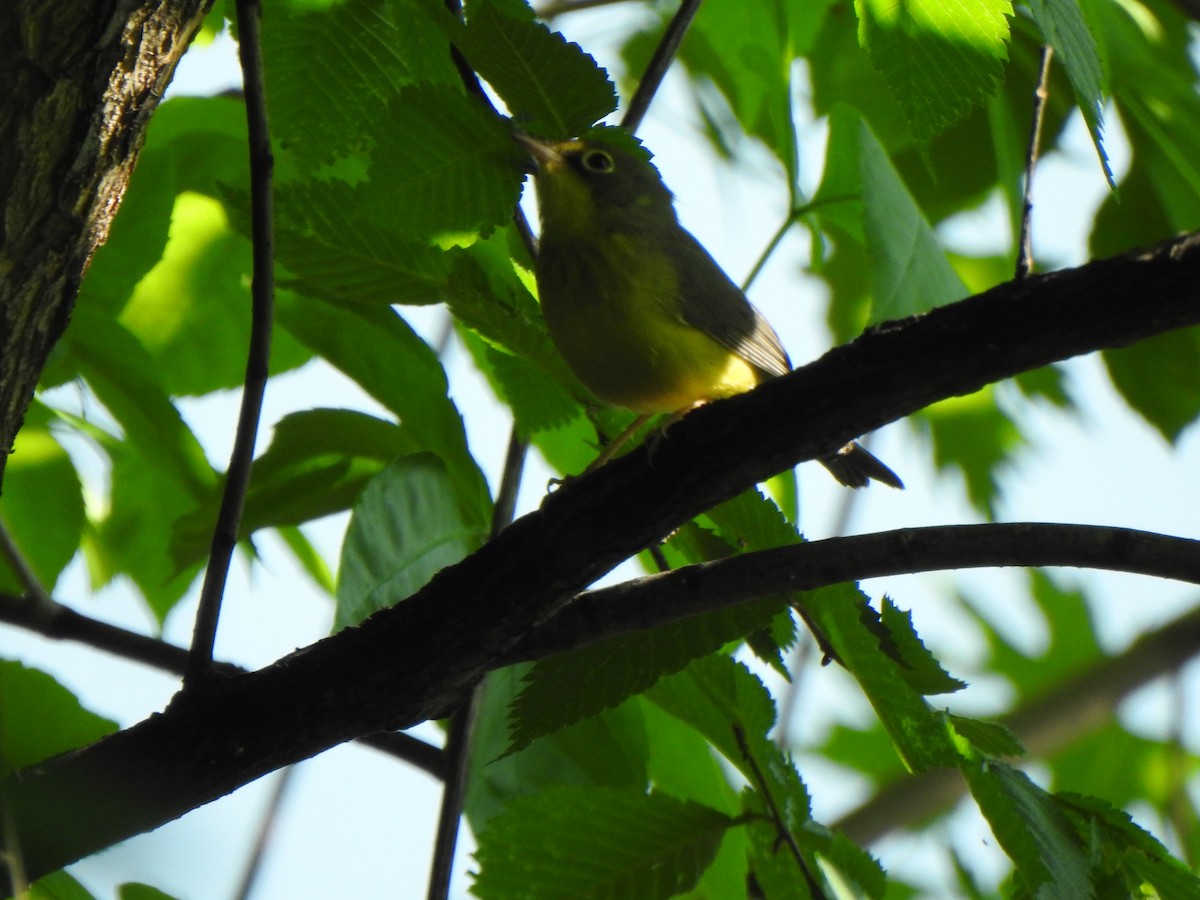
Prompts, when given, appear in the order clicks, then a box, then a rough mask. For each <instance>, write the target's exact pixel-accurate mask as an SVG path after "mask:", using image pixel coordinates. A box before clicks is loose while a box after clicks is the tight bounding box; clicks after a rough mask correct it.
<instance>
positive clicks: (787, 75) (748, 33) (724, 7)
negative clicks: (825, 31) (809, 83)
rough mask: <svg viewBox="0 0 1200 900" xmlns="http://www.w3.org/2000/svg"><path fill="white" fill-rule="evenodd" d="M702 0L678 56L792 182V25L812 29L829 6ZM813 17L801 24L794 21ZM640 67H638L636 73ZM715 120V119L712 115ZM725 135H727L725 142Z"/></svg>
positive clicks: (795, 161)
mask: <svg viewBox="0 0 1200 900" xmlns="http://www.w3.org/2000/svg"><path fill="white" fill-rule="evenodd" d="M798 8H799V5H796V4H781V3H745V2H741V0H706V2H705V3H703V4H702V5H701V6H700V9H699V11H698V12H697V14H696V18H695V20H694V22H693V23H692V26H691V28H690V29H689V31H688V39H687V40H686V41H685V42H684V43H683V46H682V48H681V51H680V60H681V61H682V62H683V64H684V65H685V66H686V67H687V70H688V74H689V75H690V76H691V78H692V80H693V82H694V84H695V85H696V89H697V92H698V93H699V95H700V97H701V98H703V96H704V94H703V93H701V92H702V91H703V88H704V87H707V86H708V85H715V86H716V88H717V89H718V90H719V91H720V92H721V94H722V95H723V96H724V98H725V100H726V102H727V103H728V104H729V108H730V110H731V111H732V112H733V114H734V116H736V118H737V121H738V123H739V124H740V125H741V127H742V129H743V130H744V131H745V132H746V133H747V134H750V135H753V136H754V137H757V138H759V139H760V140H762V141H763V143H764V144H766V146H767V147H768V148H769V149H770V150H771V152H772V153H774V154H775V156H776V158H777V159H778V160H779V161H780V162H781V163H782V164H783V167H784V170H785V171H786V172H787V174H788V184H789V185H792V184H795V181H796V177H797V174H798V166H799V160H798V158H797V153H798V149H797V146H796V133H795V129H794V127H793V124H792V123H793V118H794V116H793V110H792V96H793V89H794V86H793V83H792V77H791V76H792V61H793V58H794V54H795V48H794V46H793V43H792V38H793V35H792V28H791V26H792V25H796V26H797V27H799V28H803V29H807V30H815V26H816V23H817V22H819V21H820V19H821V18H822V17H823V16H824V15H825V14H826V11H827V9H828V4H826V3H812V4H803V9H804V11H805V12H804V13H798V12H796V10H797V9H798ZM808 16H811V17H812V18H813V19H815V21H813V20H811V19H810V20H809V21H807V22H805V23H803V24H801V23H799V22H798V21H795V20H797V19H799V18H800V17H804V18H808ZM642 68H643V66H641V65H639V66H638V67H637V71H641V69H642ZM714 121H716V118H715V117H714ZM728 137H729V136H726V139H727V140H728Z"/></svg>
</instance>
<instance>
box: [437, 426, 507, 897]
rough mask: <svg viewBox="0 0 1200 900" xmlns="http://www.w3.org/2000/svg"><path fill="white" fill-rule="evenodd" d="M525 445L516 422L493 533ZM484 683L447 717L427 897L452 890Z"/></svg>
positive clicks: (501, 522) (503, 516)
mask: <svg viewBox="0 0 1200 900" xmlns="http://www.w3.org/2000/svg"><path fill="white" fill-rule="evenodd" d="M528 449H529V445H528V444H527V443H526V442H525V441H524V440H523V439H522V438H521V436H520V434H519V433H518V432H517V427H516V425H515V424H514V425H513V429H512V432H511V434H510V435H509V440H508V452H507V454H506V455H505V458H504V473H503V475H502V476H501V478H500V490H499V492H498V494H497V497H496V505H495V507H494V508H493V510H492V528H491V532H492V533H491V536H492V537H495V536H496V535H497V534H499V533H500V532H501V531H503V530H504V529H505V528H507V527H508V525H509V523H510V522H512V520H513V514H514V512H515V511H516V504H517V494H518V493H519V491H520V488H521V474H522V473H523V472H524V470H525V456H526V453H527V451H528ZM486 683H487V682H486V680H484V681H481V682H480V683H479V684H477V685H475V687H473V688H472V689H471V690H470V692H469V693H468V694H467V697H466V699H465V700H464V702H463V705H462V706H460V707H459V708H458V709H457V710H455V712H454V715H453V716H451V717H450V724H449V727H448V728H447V729H446V748H445V752H444V757H445V759H446V763H447V765H446V778H445V781H446V784H445V787H444V788H443V789H442V805H441V808H440V809H439V810H438V823H437V831H436V838H435V840H434V845H433V860H432V862H431V864H430V873H429V890H428V892H427V895H426V896H427V897H428V898H429V900H444V898H445V897H447V896H448V895H449V893H450V877H451V875H452V874H453V871H454V851H455V848H456V847H457V846H458V830H459V824H460V822H461V820H462V813H463V805H464V803H465V802H466V798H467V785H468V783H469V782H470V773H471V738H472V736H473V735H474V732H475V722H476V720H477V719H478V718H479V711H480V709H481V708H482V701H483V693H484V688H485V685H486Z"/></svg>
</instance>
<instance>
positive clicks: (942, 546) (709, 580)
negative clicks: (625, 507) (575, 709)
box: [503, 522, 1200, 663]
mask: <svg viewBox="0 0 1200 900" xmlns="http://www.w3.org/2000/svg"><path fill="white" fill-rule="evenodd" d="M984 566H1022V567H1028V568H1035V567H1038V566H1067V567H1073V568H1090V569H1107V570H1109V571H1114V572H1133V573H1136V574H1139V575H1150V576H1154V577H1158V578H1174V579H1177V580H1180V581H1188V582H1191V583H1193V584H1200V541H1193V540H1188V539H1186V538H1178V537H1168V536H1166V535H1161V534H1153V533H1151V532H1148V531H1135V530H1133V529H1131V528H1108V527H1104V526H1099V525H1050V524H1042V523H1035V522H1016V523H1006V524H996V525H942V526H937V527H932V528H904V529H900V530H897V531H884V532H880V533H878V534H863V535H856V536H854V537H841V538H829V539H828V540H824V541H813V542H812V543H808V544H797V545H796V546H792V547H779V548H777V549H774V550H764V551H762V552H759V553H747V554H744V555H742V556H735V557H731V558H730V559H723V560H719V561H717V562H710V563H702V564H700V565H696V566H688V567H686V568H683V569H676V570H675V571H673V572H663V573H661V574H658V575H647V576H646V577H644V578H637V579H634V580H632V581H627V582H624V583H622V584H618V585H615V586H613V587H608V588H603V589H601V590H596V591H586V592H584V593H582V594H580V595H578V596H577V597H576V598H575V600H573V601H572V602H571V605H570V606H568V607H567V608H566V609H564V610H563V611H562V612H560V613H559V614H558V615H557V616H555V617H554V618H553V619H551V620H550V621H549V622H546V623H545V624H544V625H542V626H541V627H540V628H538V630H537V631H535V632H534V633H533V634H531V635H530V636H529V637H528V638H527V639H525V640H524V641H521V642H520V643H519V644H517V646H516V647H514V648H513V650H512V651H511V652H510V653H509V654H508V655H507V656H506V657H505V658H504V660H503V661H504V662H505V663H515V662H522V661H525V660H533V659H543V658H544V657H546V656H549V655H550V654H552V653H557V652H561V651H563V650H571V649H574V648H576V647H580V646H583V645H584V644H591V643H594V642H595V641H597V640H601V639H603V638H608V637H616V636H618V635H622V634H628V633H630V632H634V631H643V630H645V629H647V628H653V627H655V626H656V625H662V624H664V623H666V622H674V621H677V620H679V619H683V618H686V617H688V616H694V615H697V614H699V613H703V612H710V611H712V610H715V609H724V608H726V607H729V606H733V605H734V604H735V603H742V602H745V601H747V600H753V599H755V598H756V597H767V596H771V595H773V594H788V593H794V592H797V591H807V590H813V589H814V588H819V587H825V586H826V585H831V584H840V583H842V582H846V581H858V580H860V579H863V578H875V577H878V576H880V575H907V574H911V573H913V572H931V571H949V570H953V569H973V568H980V567H984Z"/></svg>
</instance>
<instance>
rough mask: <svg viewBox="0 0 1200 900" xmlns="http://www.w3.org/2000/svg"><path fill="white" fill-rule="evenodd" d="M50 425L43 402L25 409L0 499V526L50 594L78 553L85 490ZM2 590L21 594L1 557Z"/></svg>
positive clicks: (82, 522)
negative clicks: (63, 571) (59, 577)
mask: <svg viewBox="0 0 1200 900" xmlns="http://www.w3.org/2000/svg"><path fill="white" fill-rule="evenodd" d="M52 421H53V416H52V414H51V413H50V412H49V411H48V410H47V409H46V407H45V406H43V405H42V404H41V403H39V402H38V401H36V400H35V401H34V402H33V403H31V404H30V405H29V408H28V410H27V411H26V413H25V424H24V425H23V426H22V427H21V430H20V431H19V432H18V433H17V438H16V442H15V443H14V445H13V450H12V454H11V455H10V456H9V458H8V464H7V467H6V469H5V473H4V476H5V477H4V493H3V497H2V499H0V522H2V523H3V527H4V528H5V529H6V530H7V531H8V534H9V536H10V537H11V538H12V539H13V541H15V543H16V545H17V547H18V548H19V549H20V551H21V555H22V556H23V557H24V559H25V561H26V562H27V563H28V564H29V566H30V567H31V568H32V569H33V572H34V574H35V575H36V576H37V579H38V581H39V582H40V583H41V585H42V586H43V587H44V588H45V589H46V590H47V591H50V592H53V590H54V585H55V583H56V582H57V581H58V576H59V575H60V574H61V573H62V570H63V569H64V568H66V566H67V563H69V562H70V561H71V559H72V558H73V557H74V556H75V551H76V550H77V549H79V542H80V540H81V538H82V536H83V525H84V512H83V487H82V485H81V484H80V482H79V475H78V474H77V473H76V471H75V466H74V464H73V463H72V462H71V458H70V457H69V456H68V455H67V452H66V451H65V450H63V448H62V447H61V446H60V445H59V443H58V441H57V440H56V439H55V437H54V434H53V432H52V431H51V430H50V424H51V422H52ZM0 589H3V590H6V591H9V592H10V593H14V594H23V593H25V585H24V584H22V583H21V579H20V578H18V577H17V574H16V573H15V572H14V571H12V570H11V568H10V565H9V562H8V560H7V558H0Z"/></svg>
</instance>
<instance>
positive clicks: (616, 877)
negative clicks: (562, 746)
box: [471, 788, 737, 900]
mask: <svg viewBox="0 0 1200 900" xmlns="http://www.w3.org/2000/svg"><path fill="white" fill-rule="evenodd" d="M735 824H737V822H736V820H735V819H732V818H730V817H729V816H726V815H724V814H723V813H720V812H717V811H716V810H714V809H710V808H708V807H705V806H701V805H699V804H697V803H692V802H690V801H684V800H676V799H674V798H672V797H668V796H666V795H665V794H659V793H655V792H652V793H650V794H641V793H633V792H628V791H613V790H605V789H601V788H590V789H589V788H560V789H557V790H551V791H546V792H544V793H543V794H541V795H539V796H537V797H530V798H526V799H522V800H517V801H515V802H514V803H513V804H512V805H511V807H510V808H509V810H508V811H507V812H505V813H504V814H502V815H500V816H497V817H496V818H495V819H493V820H492V821H491V823H490V824H489V826H488V828H487V829H485V830H484V831H483V832H482V833H481V834H480V835H479V851H478V853H477V854H476V858H477V859H478V860H479V863H480V871H479V873H478V874H477V875H476V877H475V883H474V885H472V888H471V890H472V892H473V893H474V894H475V895H476V896H478V897H481V898H485V900H501V898H509V897H512V898H517V897H523V898H530V900H532V898H538V900H553V898H563V900H567V898H572V900H577V898H614V900H617V898H620V900H658V898H664V900H665V898H668V897H673V896H676V895H677V894H679V893H681V892H683V891H686V890H688V889H689V888H690V887H691V886H692V885H694V884H695V883H696V881H697V880H698V879H699V877H700V875H701V874H702V873H703V872H704V870H705V868H707V866H708V864H709V863H710V862H711V861H712V859H713V856H714V855H715V854H716V852H717V848H718V846H719V845H720V842H721V838H722V837H723V836H724V835H725V833H726V832H727V831H728V830H729V829H730V828H731V827H733V826H734V825H735Z"/></svg>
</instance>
